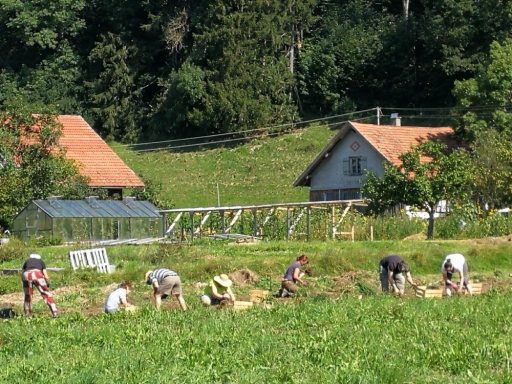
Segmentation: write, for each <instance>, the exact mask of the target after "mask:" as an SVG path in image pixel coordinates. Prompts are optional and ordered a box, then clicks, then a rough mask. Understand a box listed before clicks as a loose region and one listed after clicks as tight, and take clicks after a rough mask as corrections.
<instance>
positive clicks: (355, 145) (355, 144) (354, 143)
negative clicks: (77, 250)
mask: <svg viewBox="0 0 512 384" xmlns="http://www.w3.org/2000/svg"><path fill="white" fill-rule="evenodd" d="M350 148H351V149H352V150H353V151H354V152H356V151H357V150H358V149H359V148H361V144H359V143H358V142H357V141H354V142H353V143H352V144H350Z"/></svg>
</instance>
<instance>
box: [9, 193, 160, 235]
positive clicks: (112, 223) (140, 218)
mask: <svg viewBox="0 0 512 384" xmlns="http://www.w3.org/2000/svg"><path fill="white" fill-rule="evenodd" d="M163 233H164V222H163V216H162V215H161V214H160V213H159V212H158V209H157V208H156V207H155V206H154V205H153V204H151V203H150V202H148V201H138V200H135V198H125V199H123V200H98V199H96V198H94V197H88V198H86V199H84V200H60V199H56V198H50V199H46V200H33V201H32V202H31V203H30V204H28V205H27V206H26V207H25V208H24V209H23V210H22V211H21V212H20V213H19V214H18V215H17V216H16V218H15V219H14V222H13V224H12V228H11V234H12V235H13V236H16V237H18V238H20V239H22V240H24V241H27V240H30V239H32V238H45V237H47V238H59V239H61V240H62V242H82V241H109V240H129V239H147V238H159V237H162V236H163Z"/></svg>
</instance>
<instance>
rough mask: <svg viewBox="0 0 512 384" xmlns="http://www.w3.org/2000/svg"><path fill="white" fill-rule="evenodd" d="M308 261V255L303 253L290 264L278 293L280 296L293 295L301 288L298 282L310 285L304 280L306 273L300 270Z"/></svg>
mask: <svg viewBox="0 0 512 384" xmlns="http://www.w3.org/2000/svg"><path fill="white" fill-rule="evenodd" d="M308 263H309V259H308V257H307V256H306V255H301V256H299V257H297V260H295V261H294V262H293V263H291V264H290V265H289V266H288V268H287V269H286V272H285V273H284V275H283V279H282V281H281V289H280V290H279V293H278V296H279V297H290V296H293V295H294V294H295V293H296V292H297V290H298V289H299V288H298V286H297V283H301V284H302V285H304V286H305V285H308V284H307V283H306V282H305V281H304V280H302V277H303V276H304V273H302V271H301V270H300V268H301V267H302V266H304V265H306V264H308Z"/></svg>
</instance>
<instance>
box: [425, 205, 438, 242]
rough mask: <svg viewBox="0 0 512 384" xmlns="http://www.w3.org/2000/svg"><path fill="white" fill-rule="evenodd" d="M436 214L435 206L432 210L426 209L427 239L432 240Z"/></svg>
mask: <svg viewBox="0 0 512 384" xmlns="http://www.w3.org/2000/svg"><path fill="white" fill-rule="evenodd" d="M435 213H436V210H435V205H434V208H429V209H428V228H427V239H428V240H432V239H433V238H434V214H435Z"/></svg>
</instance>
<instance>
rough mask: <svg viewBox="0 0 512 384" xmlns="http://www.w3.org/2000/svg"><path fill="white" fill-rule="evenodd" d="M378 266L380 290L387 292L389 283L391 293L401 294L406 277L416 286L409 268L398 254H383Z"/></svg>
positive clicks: (403, 290)
mask: <svg viewBox="0 0 512 384" xmlns="http://www.w3.org/2000/svg"><path fill="white" fill-rule="evenodd" d="M379 266H380V284H381V287H382V292H389V285H390V284H391V286H392V288H393V293H395V294H397V295H400V296H402V295H403V294H404V292H405V280H406V279H407V281H408V282H409V284H411V285H412V286H413V287H417V285H416V284H415V283H414V281H413V280H412V277H411V269H410V268H409V266H408V265H407V263H406V262H405V261H404V259H402V258H401V257H400V256H398V255H388V256H385V257H384V258H382V259H381V261H380V263H379ZM404 273H405V276H404Z"/></svg>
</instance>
